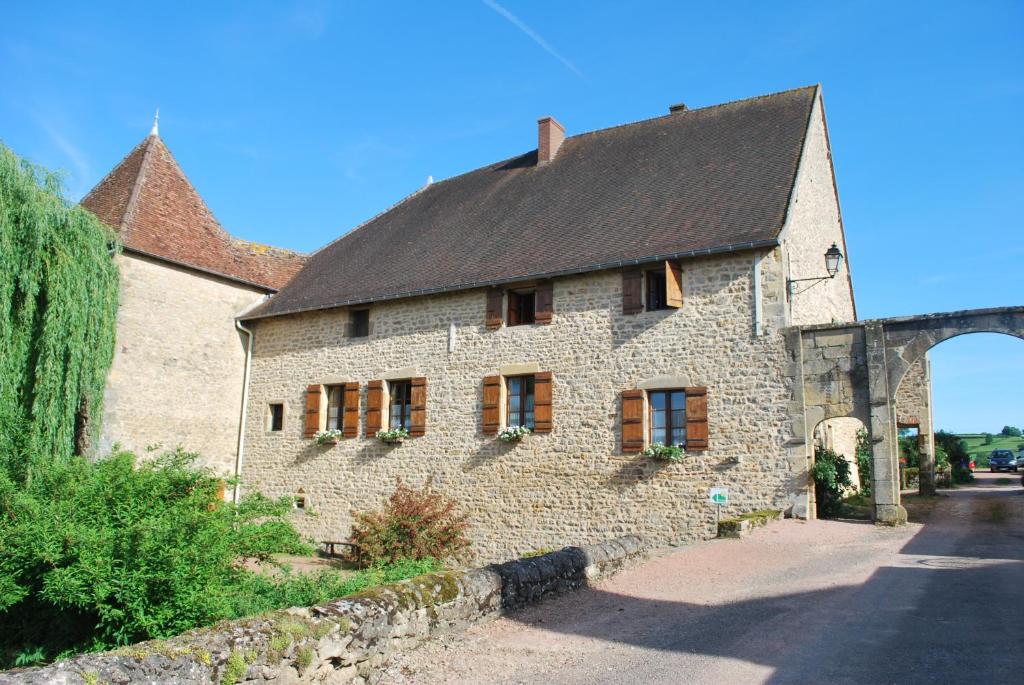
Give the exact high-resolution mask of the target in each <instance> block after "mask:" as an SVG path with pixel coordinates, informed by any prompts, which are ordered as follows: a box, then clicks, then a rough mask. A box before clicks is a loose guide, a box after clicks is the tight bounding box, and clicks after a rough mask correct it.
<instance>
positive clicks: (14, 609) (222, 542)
mask: <svg viewBox="0 0 1024 685" xmlns="http://www.w3.org/2000/svg"><path fill="white" fill-rule="evenodd" d="M194 459H195V455H191V454H186V453H183V452H173V453H169V454H166V455H164V456H162V457H158V458H156V459H153V460H151V461H146V462H143V463H141V464H138V465H136V464H135V457H134V456H133V455H131V454H129V453H119V454H115V455H112V456H109V457H106V458H103V459H99V460H97V461H96V462H93V463H90V462H88V461H86V460H84V459H82V458H80V457H68V458H62V459H58V460H56V461H44V460H36V461H34V462H30V466H29V468H28V469H27V471H26V478H25V479H24V480H22V481H21V482H18V480H17V479H15V478H11V476H10V474H9V472H7V471H3V470H0V549H2V550H3V554H2V555H0V619H2V621H3V625H4V626H5V627H6V630H3V631H0V653H5V654H6V655H7V656H8V657H9V656H10V655H12V654H15V653H17V652H19V651H20V650H21V649H22V648H23V647H25V646H28V645H45V646H46V647H47V650H48V654H52V653H53V652H54V651H60V650H62V649H66V648H74V649H80V648H85V649H99V648H106V647H112V646H115V645H124V644H129V643H132V642H136V641H139V640H143V639H148V638H158V637H167V636H170V635H174V634H177V633H180V632H183V631H185V630H188V629H190V628H194V627H196V626H201V625H206V624H209V623H212V622H214V621H217V620H219V619H223V618H231V617H234V616H236V615H237V612H236V610H235V609H234V608H233V607H234V604H235V603H236V593H237V592H238V590H239V588H240V587H244V586H245V584H246V582H247V581H248V579H249V576H250V575H252V574H250V573H249V572H246V571H244V570H242V569H241V568H240V567H239V565H238V563H237V562H238V560H239V558H241V557H253V556H255V557H265V556H267V555H268V554H270V553H272V552H290V553H303V552H308V551H310V550H309V547H308V546H307V545H305V544H304V543H303V542H302V541H301V540H300V539H299V536H298V534H297V533H296V532H295V530H294V529H293V528H292V527H291V525H290V524H288V522H287V520H286V519H285V518H284V516H285V515H286V513H287V512H288V511H289V505H288V504H287V503H286V502H284V501H279V502H273V501H270V500H268V499H266V498H264V497H262V496H260V495H252V496H249V497H247V498H246V499H245V500H243V502H242V503H241V504H240V505H239V506H237V507H236V506H234V505H232V504H229V503H225V502H222V501H221V500H220V499H219V497H218V490H219V488H220V485H221V482H220V481H219V480H218V479H217V478H215V477H214V476H213V475H212V474H210V473H208V472H206V471H203V470H199V469H196V468H194V467H193V466H192V463H193V461H194ZM4 660H6V658H5V659H4Z"/></svg>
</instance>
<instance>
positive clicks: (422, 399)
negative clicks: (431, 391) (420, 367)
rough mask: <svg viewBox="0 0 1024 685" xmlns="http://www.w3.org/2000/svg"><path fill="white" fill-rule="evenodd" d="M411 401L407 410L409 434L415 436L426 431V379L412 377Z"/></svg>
mask: <svg viewBox="0 0 1024 685" xmlns="http://www.w3.org/2000/svg"><path fill="white" fill-rule="evenodd" d="M411 384H412V401H411V402H410V404H411V407H410V412H409V435H411V436H412V437H414V438H417V437H419V436H421V435H424V434H425V433H426V432H427V379H426V378H423V377H422V376H421V377H419V378H413V379H412V382H411Z"/></svg>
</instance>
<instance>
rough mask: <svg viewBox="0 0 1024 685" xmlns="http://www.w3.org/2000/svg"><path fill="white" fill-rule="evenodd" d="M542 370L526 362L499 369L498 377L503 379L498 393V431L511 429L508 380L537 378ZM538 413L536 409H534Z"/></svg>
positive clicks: (537, 364)
mask: <svg viewBox="0 0 1024 685" xmlns="http://www.w3.org/2000/svg"><path fill="white" fill-rule="evenodd" d="M541 371H542V369H541V368H540V364H539V363H537V362H526V363H522V364H506V365H505V366H502V367H499V368H498V377H499V378H501V385H500V386H499V391H498V430H499V431H502V430H505V429H506V428H508V427H509V423H508V379H509V378H519V377H522V376H535V375H537V374H538V373H540V372H541ZM534 411H536V409H534Z"/></svg>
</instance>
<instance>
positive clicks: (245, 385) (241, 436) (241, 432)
mask: <svg viewBox="0 0 1024 685" xmlns="http://www.w3.org/2000/svg"><path fill="white" fill-rule="evenodd" d="M235 328H237V329H238V330H239V331H241V332H242V333H245V335H246V336H247V337H248V338H249V342H248V343H247V344H246V346H245V375H244V376H243V377H242V416H241V419H240V421H239V424H238V450H237V453H236V456H235V481H236V482H235V492H234V494H233V495H232V498H231V499H232V500H233V501H234V503H235V504H238V500H239V499H241V496H242V484H241V481H240V478H241V477H242V450H243V449H244V448H245V420H246V415H247V414H248V411H249V370H250V369H251V368H252V341H253V337H252V331H251V330H249V329H248V328H246V327H245V326H243V325H242V322H241V321H239V320H238V319H235Z"/></svg>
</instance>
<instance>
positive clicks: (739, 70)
mask: <svg viewBox="0 0 1024 685" xmlns="http://www.w3.org/2000/svg"><path fill="white" fill-rule="evenodd" d="M204 5H205V6H204ZM183 8H187V9H183ZM0 77H2V84H3V87H2V88H0V139H2V140H3V141H4V142H5V143H6V144H8V145H9V146H11V147H12V148H14V149H15V150H16V151H17V152H19V153H20V154H22V155H24V156H27V157H29V158H31V159H33V160H34V161H36V162H39V163H41V164H44V165H46V166H49V167H53V168H62V169H65V170H66V172H67V187H68V191H69V194H70V195H71V196H72V197H74V198H78V197H80V196H81V195H82V194H84V192H86V191H87V190H88V189H89V188H90V187H91V186H92V185H93V184H95V183H96V182H97V181H98V180H99V179H100V178H101V177H102V176H103V174H104V173H106V172H107V171H108V170H109V169H110V168H111V167H113V166H114V165H115V164H116V163H117V162H118V161H119V160H120V159H121V157H122V156H123V155H124V154H125V153H127V152H128V150H129V149H130V148H131V147H132V146H134V145H135V144H136V143H137V142H138V141H139V140H141V139H142V138H143V136H145V134H146V133H147V131H148V130H149V127H150V124H151V119H152V115H153V110H154V109H155V108H156V107H158V106H159V107H160V110H161V119H160V127H161V133H162V136H163V138H164V140H165V141H166V142H167V144H168V145H169V146H170V148H171V150H172V151H173V152H174V154H175V156H176V157H177V158H178V160H179V162H180V163H181V164H182V166H183V167H184V169H185V171H186V173H187V174H188V175H189V177H190V178H191V179H192V182H193V183H194V184H195V185H196V187H197V188H198V189H199V191H200V192H201V193H202V195H203V196H204V197H205V198H206V200H207V202H208V203H209V205H210V206H211V208H212V209H213V211H214V213H215V214H216V215H217V216H218V218H219V219H220V220H221V222H222V223H223V224H224V226H225V227H226V228H227V229H228V230H230V231H232V232H233V233H235V234H236V235H239V236H242V237H245V238H248V239H251V240H259V241H263V242H268V243H272V244H275V245H281V246H284V247H291V248H294V249H299V250H304V251H308V250H312V249H315V248H317V247H319V246H320V245H322V244H324V243H326V242H328V241H329V240H331V239H333V238H334V237H336V236H337V235H339V234H341V233H343V232H345V231H347V230H348V229H350V228H352V227H353V226H355V225H356V224H358V223H359V222H361V221H363V220H365V219H366V218H368V217H370V216H373V215H374V214H376V213H377V212H379V211H381V210H382V209H384V208H386V207H387V206H389V205H390V204H392V203H393V202H395V201H397V200H398V199H400V198H402V197H403V196H405V195H406V194H408V193H409V192H411V191H413V190H415V189H416V188H417V187H419V186H420V185H422V184H423V183H424V181H425V180H426V178H427V176H428V175H433V176H434V177H435V178H444V177H447V176H451V175H454V174H458V173H461V172H463V171H466V170H469V169H472V168H475V167H477V166H480V165H483V164H487V163H489V162H492V161H495V160H498V159H502V158H505V157H508V156H511V155H515V154H518V153H521V152H523V151H526V150H529V149H532V148H533V147H535V145H536V120H537V118H538V117H539V116H542V115H546V114H551V115H554V116H555V117H557V118H558V119H559V120H560V121H561V122H562V123H563V124H565V126H566V128H567V131H568V133H569V134H572V133H576V132H582V131H587V130H591V129H595V128H601V127H605V126H609V125H615V124H619V123H623V122H627V121H633V120H637V119H645V118H649V117H652V116H657V115H660V114H662V113H664V112H666V110H667V107H668V105H669V104H671V103H674V102H679V101H685V102H686V103H687V104H689V105H690V106H691V107H699V106H703V105H709V104H714V103H718V102H724V101H728V100H734V99H738V98H743V97H749V96H753V95H758V94H762V93H768V92H773V91H778V90H784V89H788V88H793V87H796V86H800V85H804V84H810V83H818V82H820V83H822V84H823V87H824V92H825V105H826V113H827V115H828V120H829V128H830V135H831V141H832V148H833V154H834V157H835V163H836V173H837V176H838V181H839V189H840V195H841V199H842V206H843V214H844V219H845V223H846V227H847V241H848V247H849V252H850V254H849V258H850V264H851V266H852V269H853V275H854V284H855V288H856V293H857V304H858V309H859V314H860V316H861V317H862V318H867V317H879V316H892V315H901V314H913V313H922V312H931V311H945V310H952V309H963V308H973V307H985V306H997V305H1007V304H1022V303H1024V298H1022V293H1024V242H1022V241H1021V236H1022V227H1024V226H1022V224H1024V221H1022V219H1021V211H1020V208H1019V203H1020V199H1021V197H1022V195H1024V192H1022V191H1024V164H1022V162H1021V160H1022V159H1024V154H1022V153H1024V127H1022V125H1021V122H1022V121H1024V106H1022V105H1024V3H1021V2H987V1H978V2H920V3H917V2H907V3H894V2H847V3H822V2H788V3H787V2H772V3H766V2H732V3H707V2H702V3H685V2H663V3H658V2H650V3H644V2H633V3H622V2H593V1H582V0H580V1H569V0H564V1H561V2H554V1H552V2H524V1H522V0H502V1H501V2H500V4H499V3H498V2H494V1H492V0H463V1H453V2H442V3H419V2H416V3H413V2H409V3H399V2H390V3H387V2H364V3H354V2H349V3H340V2H339V3H330V2H255V1H248V2H238V3H230V2H223V3H221V2H218V3H185V4H181V3H138V2H134V3H102V2H88V3H87V2H82V3H61V2H57V3H48V4H45V5H43V4H39V3H8V6H7V7H5V9H4V29H3V31H2V32H0ZM933 365H934V370H935V374H936V382H935V397H936V423H937V424H938V425H939V426H940V427H946V428H949V429H954V430H982V429H990V430H998V429H999V428H1000V427H1002V425H1003V424H1004V423H1012V424H1015V425H1021V424H1024V390H1022V387H1021V379H1022V377H1024V343H1022V342H1021V341H1019V340H1015V339H1011V338H1005V337H1003V338H1001V337H999V336H995V335H987V336H966V337H963V338H958V339H956V340H954V341H950V342H948V343H945V344H944V345H941V346H939V347H937V348H936V349H935V350H934V352H933Z"/></svg>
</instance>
